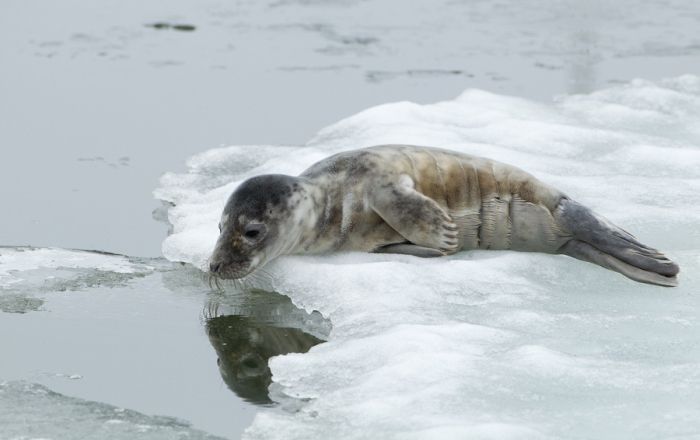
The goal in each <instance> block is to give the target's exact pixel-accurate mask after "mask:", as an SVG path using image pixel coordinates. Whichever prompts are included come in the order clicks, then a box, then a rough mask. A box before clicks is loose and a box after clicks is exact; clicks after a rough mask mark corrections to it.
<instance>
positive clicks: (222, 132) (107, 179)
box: [0, 0, 700, 256]
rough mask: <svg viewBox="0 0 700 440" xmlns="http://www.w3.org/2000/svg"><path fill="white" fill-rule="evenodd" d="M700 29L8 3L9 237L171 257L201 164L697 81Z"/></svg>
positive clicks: (684, 19) (644, 23)
mask: <svg viewBox="0 0 700 440" xmlns="http://www.w3.org/2000/svg"><path fill="white" fill-rule="evenodd" d="M154 24H160V25H158V26H154ZM177 26H179V27H180V28H181V29H180V30H178V29H176V28H175V27H177ZM697 29H700V4H699V3H698V2H695V1H692V0H672V1H662V0H639V1H633V0H622V1H616V2H603V1H600V0H595V1H586V2H579V1H574V0H564V1H535V0H526V1H516V0H507V1H498V2H492V1H453V0H440V1H429V2H428V1H419V2H402V1H399V0H379V1H371V2H368V1H359V0H332V1H323V2H318V1H292V0H282V1H280V0H268V1H254V2H253V1H242V0H238V1H221V0H207V1H194V0H169V1H162V0H161V1H153V2H141V1H137V0H126V1H124V0H101V1H99V2H95V1H89V0H64V1H61V2H51V1H45V0H44V1H40V0H30V1H27V0H5V1H4V2H3V3H2V6H0V59H2V69H0V96H1V97H2V98H1V99H0V158H1V160H0V200H2V203H3V212H5V213H9V214H6V215H3V216H2V217H1V218H0V243H1V244H6V245H9V244H12V245H26V244H31V245H35V246H59V247H69V248H83V249H102V250H110V251H113V252H119V253H124V254H127V255H140V256H158V255H160V243H161V241H162V239H163V238H164V235H165V228H164V227H163V226H162V225H160V224H158V223H156V222H154V221H153V220H152V218H151V212H152V211H153V209H154V208H156V207H157V205H156V204H155V202H154V201H153V200H152V197H151V194H150V191H151V190H152V189H153V188H155V187H156V186H157V180H158V177H159V176H160V175H161V174H162V173H164V172H166V171H178V170H181V169H182V167H183V164H184V162H185V160H186V158H187V157H189V156H190V155H192V154H194V153H197V152H200V151H202V150H206V149H209V148H213V147H216V146H219V145H221V144H246V143H251V144H269V143H273V144H303V143H305V142H306V141H307V140H309V139H310V138H311V137H312V136H313V135H314V134H315V133H316V132H317V131H318V130H319V129H320V128H322V127H324V126H326V125H328V124H330V123H332V122H334V121H337V120H338V119H341V118H343V117H347V116H348V115H351V114H353V113H355V112H357V111H360V110H362V109H365V108H367V107H369V106H372V105H377V104H381V103H385V102H391V101H401V100H410V101H415V102H420V103H426V102H434V101H438V100H442V99H449V98H452V97H454V96H456V95H458V94H459V93H460V92H462V91H463V90H464V89H466V88H471V87H476V88H482V89H485V90H489V91H493V92H498V93H506V94H511V95H516V96H522V97H527V98H536V99H540V100H551V99H552V97H553V96H555V95H558V94H562V93H581V92H589V91H591V90H595V89H598V88H601V87H605V86H606V85H610V84H614V83H616V82H619V81H626V80H629V79H631V78H635V77H644V78H646V79H650V80H655V79H658V78H661V77H667V76H677V75H680V74H683V73H694V72H698V70H699V69H700V32H698V31H697Z"/></svg>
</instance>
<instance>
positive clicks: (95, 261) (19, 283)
mask: <svg viewBox="0 0 700 440" xmlns="http://www.w3.org/2000/svg"><path fill="white" fill-rule="evenodd" d="M148 263H155V261H149V262H148ZM154 270H155V267H154V266H153V265H152V264H147V263H146V262H145V260H144V261H138V260H137V259H134V258H131V259H130V258H127V257H125V256H122V255H113V254H107V253H104V252H95V251H79V250H69V249H56V248H31V247H0V311H2V312H6V313H26V312H30V311H35V310H39V309H40V307H41V306H42V304H43V300H42V299H41V298H36V297H35V296H36V295H37V294H41V293H44V292H49V291H66V290H77V289H81V288H84V287H88V286H95V285H102V286H114V285H119V284H123V283H125V282H127V281H128V280H130V279H132V278H134V277H140V276H144V275H147V274H149V273H152V272H153V271H154Z"/></svg>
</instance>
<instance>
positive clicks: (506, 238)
mask: <svg viewBox="0 0 700 440" xmlns="http://www.w3.org/2000/svg"><path fill="white" fill-rule="evenodd" d="M219 230H220V236H219V238H218V241H217V243H216V246H215V249H214V252H213V254H212V256H211V258H210V271H211V273H212V274H213V275H215V276H218V277H221V278H232V279H236V278H242V277H244V276H246V275H248V274H250V273H252V272H253V271H255V270H256V269H258V268H260V267H262V266H263V265H264V264H266V263H267V262H269V261H270V260H272V259H274V258H276V257H278V256H280V255H287V254H320V253H327V252H335V251H366V252H386V253H398V254H409V255H415V256H419V257H439V256H443V255H450V254H454V253H455V252H458V251H461V250H470V249H510V250H516V251H528V252H545V253H551V254H564V255H568V256H570V257H574V258H578V259H580V260H584V261H588V262H591V263H594V264H597V265H599V266H602V267H605V268H607V269H611V270H614V271H616V272H619V273H621V274H623V275H625V276H626V277H628V278H631V279H633V280H635V281H639V282H642V283H649V284H656V285H660V286H676V285H677V283H678V281H677V277H676V275H677V274H678V270H679V268H678V265H677V264H675V263H674V262H672V261H670V260H669V259H667V258H666V257H665V256H664V255H663V254H661V253H660V252H659V251H657V250H656V249H653V248H650V247H648V246H646V245H644V244H642V243H640V242H639V241H637V239H636V238H635V237H634V236H632V235H631V234H629V233H628V232H626V231H624V230H622V229H620V228H619V227H617V226H615V225H613V224H612V223H611V222H609V221H607V220H606V219H604V218H603V217H601V216H599V215H597V214H595V213H594V212H593V211H591V210H590V209H588V208H586V207H585V206H583V205H581V204H579V203H577V202H576V201H574V200H572V199H571V198H569V197H567V196H566V195H565V194H564V193H562V192H561V191H559V190H557V189H555V188H553V187H551V186H549V185H547V184H545V183H543V182H541V181H539V180H538V179H536V178H535V177H534V176H532V175H530V174H528V173H526V172H525V171H523V170H521V169H519V168H516V167H514V166H511V165H507V164H504V163H500V162H497V161H495V160H490V159H486V158H481V157H476V156H470V155H467V154H462V153H458V152H454V151H449V150H443V149H437V148H428V147H418V146H409V145H382V146H376V147H370V148H364V149H359V150H354V151H348V152H343V153H339V154H335V155H333V156H331V157H328V158H326V159H324V160H322V161H320V162H317V163H316V164H314V165H312V166H311V167H310V168H309V169H307V170H306V171H304V172H303V173H302V174H301V175H300V176H298V177H292V176H286V175H277V174H270V175H261V176H257V177H253V178H251V179H248V180H246V181H245V182H243V183H242V184H241V185H240V186H239V187H238V188H237V189H236V190H235V191H234V192H233V194H232V195H231V196H230V198H229V199H228V201H227V203H226V205H225V208H224V211H223V214H222V216H221V222H220V223H219Z"/></svg>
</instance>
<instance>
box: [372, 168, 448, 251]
mask: <svg viewBox="0 0 700 440" xmlns="http://www.w3.org/2000/svg"><path fill="white" fill-rule="evenodd" d="M368 199H369V202H370V205H371V207H372V209H374V211H375V212H376V213H377V214H378V215H379V216H380V217H381V218H382V219H384V221H385V222H387V224H388V225H389V226H391V227H392V228H394V230H396V232H398V233H399V234H401V235H402V236H403V237H404V238H405V239H406V240H407V241H409V242H411V243H413V244H416V245H418V246H422V247H426V248H431V249H439V250H440V251H443V252H445V253H453V252H456V251H457V250H458V248H457V247H458V245H459V241H458V239H457V232H458V231H457V225H455V223H454V222H453V221H452V219H451V218H450V216H449V215H447V213H446V212H445V210H443V209H442V208H441V207H440V205H438V204H437V202H435V200H433V199H431V198H429V197H426V196H424V195H423V194H421V193H419V192H418V191H416V190H415V189H413V180H412V179H411V178H410V177H408V176H406V175H403V176H402V177H401V178H400V179H398V181H397V182H386V183H382V182H380V183H378V184H377V185H375V186H374V187H372V189H371V190H370V191H369V194H368Z"/></svg>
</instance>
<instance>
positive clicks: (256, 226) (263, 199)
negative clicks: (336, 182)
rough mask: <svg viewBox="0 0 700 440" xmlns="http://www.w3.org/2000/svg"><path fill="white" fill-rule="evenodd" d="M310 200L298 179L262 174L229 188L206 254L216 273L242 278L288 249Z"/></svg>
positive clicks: (296, 237)
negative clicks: (217, 232)
mask: <svg viewBox="0 0 700 440" xmlns="http://www.w3.org/2000/svg"><path fill="white" fill-rule="evenodd" d="M310 203H311V200H310V198H309V195H308V192H307V189H306V185H305V184H304V182H303V181H302V179H300V178H297V177H291V176H285V175H281V174H267V175H262V176H257V177H253V178H251V179H248V180H246V181H245V182H243V183H242V184H241V185H240V186H239V187H238V188H236V190H235V191H234V192H233V194H231V197H229V199H228V201H227V202H226V206H225V207H224V212H223V214H222V216H221V222H220V223H219V230H220V235H219V239H218V241H217V242H216V247H215V248H214V253H213V254H212V256H211V258H210V259H209V262H210V265H209V269H210V271H211V273H212V274H213V275H215V276H217V277H219V278H226V279H236V278H242V277H244V276H246V275H248V274H249V273H251V272H253V271H254V270H255V269H257V268H259V267H261V266H263V265H264V264H265V263H267V262H268V261H270V260H272V259H273V258H275V257H277V256H279V255H282V254H285V253H290V252H292V251H293V250H294V247H295V246H296V244H297V242H298V241H299V236H300V234H299V233H298V231H299V228H300V226H301V225H302V224H303V223H304V222H305V221H306V219H305V215H304V214H305V213H307V216H308V209H305V208H306V207H307V206H306V205H308V204H310Z"/></svg>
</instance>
